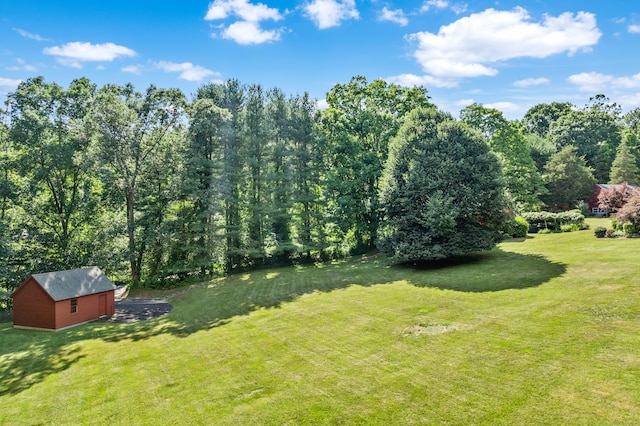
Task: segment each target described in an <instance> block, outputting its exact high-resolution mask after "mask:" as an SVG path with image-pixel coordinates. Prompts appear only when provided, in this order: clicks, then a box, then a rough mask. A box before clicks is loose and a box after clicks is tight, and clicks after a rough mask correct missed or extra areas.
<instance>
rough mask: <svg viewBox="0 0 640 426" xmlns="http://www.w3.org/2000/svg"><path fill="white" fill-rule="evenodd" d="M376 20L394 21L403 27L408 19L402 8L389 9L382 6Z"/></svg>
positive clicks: (407, 22)
mask: <svg viewBox="0 0 640 426" xmlns="http://www.w3.org/2000/svg"><path fill="white" fill-rule="evenodd" d="M378 21H389V22H395V23H396V24H400V25H401V26H403V27H404V26H406V25H408V24H409V20H408V19H407V17H406V16H405V14H404V12H403V11H402V9H396V10H390V9H388V8H387V7H384V8H382V11H381V12H380V14H379V15H378Z"/></svg>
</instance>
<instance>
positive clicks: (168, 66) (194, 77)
mask: <svg viewBox="0 0 640 426" xmlns="http://www.w3.org/2000/svg"><path fill="white" fill-rule="evenodd" d="M156 67H158V68H160V69H161V70H163V71H167V72H179V73H180V75H179V76H178V78H180V79H182V80H187V81H202V80H204V79H205V78H206V77H208V76H210V75H220V74H219V73H216V72H214V71H211V70H210V69H207V68H204V67H201V66H200V65H193V64H192V63H191V62H183V63H181V64H178V63H175V62H167V61H160V62H158V63H157V64H156Z"/></svg>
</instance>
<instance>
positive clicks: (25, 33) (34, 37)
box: [13, 28, 49, 41]
mask: <svg viewBox="0 0 640 426" xmlns="http://www.w3.org/2000/svg"><path fill="white" fill-rule="evenodd" d="M13 31H15V32H17V33H18V34H20V35H21V36H22V37H25V38H30V39H31V40H36V41H49V39H46V38H44V37H40V36H39V35H38V34H32V33H30V32H28V31H25V30H23V29H21V28H14V29H13Z"/></svg>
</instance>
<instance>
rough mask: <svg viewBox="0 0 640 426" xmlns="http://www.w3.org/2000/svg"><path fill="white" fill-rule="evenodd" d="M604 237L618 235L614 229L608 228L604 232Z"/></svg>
mask: <svg viewBox="0 0 640 426" xmlns="http://www.w3.org/2000/svg"><path fill="white" fill-rule="evenodd" d="M604 237H605V238H615V237H616V231H615V230H614V229H607V231H606V232H605V233H604Z"/></svg>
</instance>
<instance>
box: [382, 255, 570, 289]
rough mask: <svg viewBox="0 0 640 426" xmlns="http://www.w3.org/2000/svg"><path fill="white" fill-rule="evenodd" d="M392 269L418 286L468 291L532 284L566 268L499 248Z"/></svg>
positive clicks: (542, 281) (542, 259)
mask: <svg viewBox="0 0 640 426" xmlns="http://www.w3.org/2000/svg"><path fill="white" fill-rule="evenodd" d="M394 268H396V269H398V270H406V271H410V272H412V273H413V274H417V275H419V277H418V278H417V279H416V280H415V281H413V280H412V283H413V284H414V285H417V286H419V287H435V288H439V289H443V290H455V291H462V292H470V293H478V292H494V291H502V290H509V289H525V288H530V287H536V286H539V285H540V284H543V283H545V282H547V281H549V280H550V279H552V278H555V277H558V276H560V275H562V274H564V273H565V271H566V265H563V264H560V263H555V262H551V261H549V260H548V259H545V258H544V257H542V256H536V255H523V254H518V253H512V252H504V251H502V250H500V249H495V250H492V251H490V252H480V253H474V254H470V255H467V256H459V257H453V258H449V259H443V260H435V261H421V262H411V263H404V264H401V265H397V266H395V267H394Z"/></svg>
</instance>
